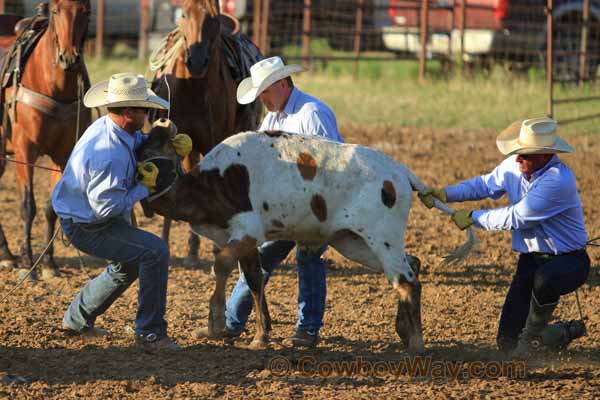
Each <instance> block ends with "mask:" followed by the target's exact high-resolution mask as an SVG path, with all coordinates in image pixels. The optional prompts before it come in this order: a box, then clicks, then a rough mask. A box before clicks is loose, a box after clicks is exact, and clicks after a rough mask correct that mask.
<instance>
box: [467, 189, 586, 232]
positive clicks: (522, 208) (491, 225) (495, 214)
mask: <svg viewBox="0 0 600 400" xmlns="http://www.w3.org/2000/svg"><path fill="white" fill-rule="evenodd" d="M540 179H541V178H540ZM573 190H575V188H574V186H573V187H564V186H562V185H561V184H560V181H559V180H555V179H543V180H540V181H539V183H537V184H534V186H533V188H532V189H531V190H530V192H529V193H528V194H527V195H526V196H525V197H524V198H523V199H521V201H519V202H518V203H516V204H513V205H510V206H507V207H502V208H496V209H492V210H475V211H473V213H472V214H471V218H472V219H473V221H474V224H475V226H477V227H479V228H483V229H486V230H520V229H529V228H532V227H534V226H536V225H539V224H541V223H542V222H544V221H545V220H547V219H549V218H552V217H554V216H555V215H558V214H560V213H562V212H564V211H565V210H567V209H569V208H571V207H573V206H575V205H576V204H574V202H573V196H572V191H573Z"/></svg>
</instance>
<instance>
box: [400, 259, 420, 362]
mask: <svg viewBox="0 0 600 400" xmlns="http://www.w3.org/2000/svg"><path fill="white" fill-rule="evenodd" d="M406 258H407V261H408V262H409V264H410V267H411V269H412V270H413V272H414V274H415V280H414V282H410V283H409V282H406V281H403V280H400V281H399V282H397V283H396V284H395V285H394V289H395V290H396V293H397V294H398V311H397V313H396V333H397V334H398V336H400V339H401V340H402V344H403V345H404V346H405V347H406V348H407V349H408V351H410V352H413V353H421V352H423V350H424V345H423V327H422V324H421V283H420V282H419V278H418V275H419V270H420V268H421V262H420V261H419V259H418V258H417V257H413V256H406Z"/></svg>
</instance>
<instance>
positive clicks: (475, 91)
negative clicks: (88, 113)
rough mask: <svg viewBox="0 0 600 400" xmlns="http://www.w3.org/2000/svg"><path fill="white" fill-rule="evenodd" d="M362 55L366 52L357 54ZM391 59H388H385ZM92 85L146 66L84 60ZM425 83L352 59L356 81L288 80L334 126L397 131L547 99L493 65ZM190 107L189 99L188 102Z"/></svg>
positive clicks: (478, 117)
mask: <svg viewBox="0 0 600 400" xmlns="http://www.w3.org/2000/svg"><path fill="white" fill-rule="evenodd" d="M311 46H312V47H311V54H313V55H315V56H319V55H325V54H331V55H336V54H342V55H346V56H347V55H348V54H351V53H347V52H346V53H340V52H336V51H334V50H332V49H331V48H329V47H328V45H327V43H326V42H324V41H313V42H312V43H311ZM300 52H301V50H300V49H298V48H297V47H290V48H286V49H284V57H289V58H291V57H298V56H300ZM364 55H365V56H368V54H364ZM389 57H392V56H389ZM86 62H87V66H88V70H89V71H90V75H91V79H92V83H95V82H98V81H100V80H102V79H107V78H108V77H110V75H112V74H114V73H117V72H126V71H133V72H138V73H141V74H145V75H146V77H147V78H149V77H150V76H151V74H150V73H149V71H147V62H143V61H139V60H137V58H135V57H134V53H132V52H128V51H126V49H125V50H123V49H121V51H120V56H119V57H110V58H103V59H100V60H98V59H94V58H90V59H87V60H86ZM427 67H428V78H427V81H426V82H425V83H420V82H419V81H418V63H417V62H416V61H412V60H391V61H381V62H380V61H370V60H365V61H359V63H358V76H359V79H358V80H355V79H353V73H354V63H353V62H348V61H327V62H315V63H314V64H313V70H312V71H310V72H306V73H301V74H297V75H295V76H294V81H295V82H296V84H297V86H298V87H299V88H300V89H301V90H303V91H305V92H307V93H310V94H312V95H314V96H316V97H318V98H320V99H322V100H323V101H325V102H326V103H327V104H328V105H329V106H331V108H332V109H333V110H334V111H335V113H336V115H337V118H338V123H339V124H340V125H348V124H356V125H363V126H369V125H399V126H408V127H431V128H434V129H447V128H462V129H466V130H480V129H495V130H500V129H502V128H504V127H506V126H507V125H508V124H509V123H511V122H512V121H514V120H516V119H519V118H527V117H533V116H541V115H544V114H545V112H546V103H547V93H546V83H545V76H544V72H543V71H540V70H536V69H530V70H529V71H527V72H525V73H511V72H507V71H506V70H504V69H503V68H501V67H495V68H492V69H491V70H481V71H476V72H472V73H470V74H469V76H463V74H462V73H461V72H460V71H453V72H451V73H450V74H449V75H447V74H443V73H442V71H441V68H440V64H439V63H438V62H435V61H431V62H429V63H428V65H427ZM554 91H555V97H556V98H570V97H582V96H600V86H598V85H586V86H584V87H583V88H579V87H577V86H561V85H555V87H554ZM190 101H193V99H190ZM599 104H600V102H599V101H590V102H582V103H574V104H564V105H557V106H555V112H554V116H555V118H557V119H558V120H559V122H560V120H561V119H567V118H576V117H581V116H584V115H589V114H594V113H597V112H598V111H597V109H598V105H599ZM598 124H599V120H598V119H594V120H588V121H584V122H576V123H572V124H569V125H566V126H565V127H563V128H562V130H563V133H569V132H577V133H582V132H586V133H596V132H598V128H597V126H598Z"/></svg>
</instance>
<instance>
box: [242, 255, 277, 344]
mask: <svg viewBox="0 0 600 400" xmlns="http://www.w3.org/2000/svg"><path fill="white" fill-rule="evenodd" d="M240 265H241V267H242V271H243V273H244V276H245V278H246V282H247V283H248V287H249V288H250V292H251V293H252V298H253V299H254V311H255V315H256V333H255V334H254V339H253V340H252V343H250V348H252V349H264V348H266V347H267V346H268V344H269V333H270V332H271V317H270V315H269V309H268V306H267V300H266V298H265V293H264V285H263V273H262V269H261V265H260V256H259V254H258V249H256V248H255V249H253V250H252V252H251V254H249V255H248V256H246V257H243V258H242V259H240Z"/></svg>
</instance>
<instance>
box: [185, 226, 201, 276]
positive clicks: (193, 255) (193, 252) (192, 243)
mask: <svg viewBox="0 0 600 400" xmlns="http://www.w3.org/2000/svg"><path fill="white" fill-rule="evenodd" d="M199 250H200V236H198V235H196V234H195V233H194V232H192V230H191V229H190V236H189V237H188V254H187V256H185V259H184V260H183V266H184V267H186V268H192V267H195V266H197V265H198V262H199V259H198V252H199Z"/></svg>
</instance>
